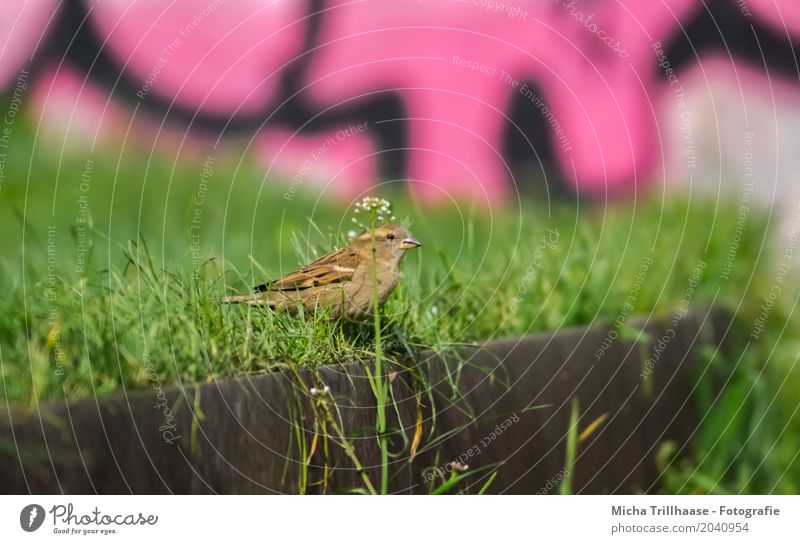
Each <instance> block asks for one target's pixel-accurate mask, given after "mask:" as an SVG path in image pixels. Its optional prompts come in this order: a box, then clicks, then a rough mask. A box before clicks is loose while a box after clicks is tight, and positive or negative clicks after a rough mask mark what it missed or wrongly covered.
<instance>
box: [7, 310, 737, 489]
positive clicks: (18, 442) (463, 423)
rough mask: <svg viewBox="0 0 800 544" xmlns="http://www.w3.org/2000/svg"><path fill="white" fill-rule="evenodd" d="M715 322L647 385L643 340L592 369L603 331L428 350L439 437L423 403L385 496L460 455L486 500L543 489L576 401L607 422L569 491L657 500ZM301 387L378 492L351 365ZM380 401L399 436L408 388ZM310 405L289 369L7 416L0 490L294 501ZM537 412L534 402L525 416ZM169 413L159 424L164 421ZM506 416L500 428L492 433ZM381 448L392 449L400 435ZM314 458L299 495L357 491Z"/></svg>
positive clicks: (678, 348)
mask: <svg viewBox="0 0 800 544" xmlns="http://www.w3.org/2000/svg"><path fill="white" fill-rule="evenodd" d="M727 325H728V317H727V314H725V313H724V312H722V311H720V310H708V311H705V310H703V311H696V312H694V313H692V314H689V315H687V316H686V317H685V318H683V319H682V320H680V323H679V325H678V326H677V327H674V336H672V337H671V338H670V340H669V342H668V343H667V345H666V348H664V350H663V352H662V353H661V354H660V355H659V357H658V361H657V363H656V364H655V368H654V369H653V374H652V381H651V383H650V384H649V387H646V386H644V384H643V381H642V378H641V376H640V373H641V371H642V361H643V359H646V358H647V357H648V356H649V355H650V354H651V353H652V346H647V345H644V344H642V343H639V344H635V343H633V342H630V341H625V340H622V339H619V338H618V339H617V340H616V341H614V342H613V343H612V344H611V346H610V347H609V348H608V349H607V350H605V352H604V354H603V355H602V357H601V358H600V359H599V360H598V358H597V357H596V352H597V349H598V347H599V346H600V345H601V344H602V343H603V341H604V339H605V338H606V337H607V335H608V328H606V327H590V328H576V329H569V330H563V331H559V332H558V333H554V334H539V335H532V336H527V337H523V338H519V339H514V340H500V341H493V342H489V343H487V344H486V345H484V346H482V347H479V348H474V349H473V348H470V349H465V350H462V351H461V352H460V357H458V358H454V357H452V356H450V357H448V358H447V359H443V358H441V357H439V356H436V355H435V354H426V355H425V356H424V357H423V358H422V360H420V361H419V368H420V369H422V370H424V371H425V372H426V373H427V375H428V376H429V379H430V380H431V383H433V392H434V397H435V402H436V404H435V407H436V410H435V413H436V425H435V432H434V436H439V437H441V436H442V435H443V434H448V433H451V434H448V436H447V437H446V438H445V439H443V440H436V441H435V442H434V443H433V444H432V443H431V441H430V436H429V433H430V431H431V428H432V418H431V416H432V413H433V411H432V406H431V403H430V402H429V401H428V400H427V396H426V395H423V397H422V398H423V404H424V409H423V417H424V425H423V428H424V431H425V434H424V436H425V440H424V441H423V444H422V446H421V448H420V453H419V455H418V456H417V458H416V459H415V460H414V462H413V463H409V460H408V448H405V453H404V454H403V455H401V456H399V457H398V458H396V459H393V460H392V467H391V471H390V473H391V474H392V481H391V482H390V487H391V489H392V491H394V492H403V493H424V492H427V489H428V486H427V485H426V484H427V482H426V477H425V476H424V474H425V469H426V467H437V466H441V465H443V464H444V463H446V462H448V461H452V460H454V459H458V458H461V459H462V460H464V461H465V463H466V464H468V465H470V467H471V468H474V467H478V466H484V465H488V464H491V463H501V465H500V466H499V468H498V476H497V477H496V479H495V481H494V482H493V484H492V486H491V488H490V490H489V492H493V493H536V492H538V491H540V490H541V489H543V488H544V489H545V490H546V491H550V489H549V488H551V487H553V481H554V480H555V481H557V480H558V479H559V474H560V473H562V471H563V470H564V459H565V442H566V436H567V431H568V428H569V414H570V406H571V403H572V399H573V398H577V399H578V403H579V407H580V414H581V419H580V424H579V428H580V429H581V430H582V429H584V428H585V427H586V426H587V425H588V424H589V423H590V422H592V421H594V420H596V419H597V418H599V417H601V416H602V415H604V414H606V416H607V419H606V420H605V421H604V422H603V423H602V424H601V425H600V426H599V427H598V428H597V430H596V431H595V432H594V433H593V434H592V435H591V436H590V437H589V438H588V439H587V440H586V441H584V442H583V443H581V444H580V447H579V449H578V453H577V460H576V465H575V469H574V473H573V475H572V476H573V489H574V491H576V492H582V493H609V492H640V491H654V490H656V489H657V487H656V484H657V479H658V472H657V470H656V467H655V464H654V456H655V453H656V451H657V448H658V445H659V444H661V443H662V442H663V441H664V440H667V439H669V440H674V441H676V442H677V443H678V444H679V445H682V444H684V443H685V442H686V441H687V440H688V438H689V437H690V435H691V432H692V430H693V426H694V422H695V417H694V414H693V413H692V406H691V402H689V393H690V391H691V390H692V387H693V385H694V376H695V373H696V372H697V371H698V365H700V364H704V363H701V362H700V359H699V358H698V354H697V351H698V348H699V346H700V345H701V343H704V344H705V345H712V346H718V345H721V344H724V342H723V340H724V335H725V332H726V330H727ZM670 327H671V326H670V324H669V322H668V320H657V321H653V322H651V323H649V324H647V325H646V327H645V328H646V330H647V331H648V332H649V333H650V334H651V338H652V339H653V340H655V339H657V338H659V337H661V336H662V334H663V333H664V331H668V330H670ZM670 334H671V333H670ZM459 367H460V373H458V376H459V377H458V390H459V391H460V392H461V394H462V395H463V399H462V400H461V401H460V402H458V403H454V402H453V401H452V400H448V399H449V398H450V397H451V396H452V393H453V389H452V387H451V385H450V384H449V383H448V380H447V379H445V378H446V376H447V375H448V374H451V375H453V374H454V373H455V371H456V369H458V368H459ZM447 369H449V370H447ZM303 379H304V381H305V382H306V385H307V386H308V387H310V386H312V385H317V386H319V385H321V384H325V385H327V386H328V387H330V394H331V398H332V399H334V400H335V404H336V407H337V409H338V411H339V413H340V414H341V421H342V422H343V425H344V432H345V433H346V434H347V435H348V436H349V437H351V438H352V442H353V444H354V446H355V453H356V455H357V457H358V459H359V460H360V461H361V462H362V464H363V465H364V466H365V468H366V471H367V474H368V475H369V476H370V478H371V479H372V482H374V483H375V484H376V485H377V482H378V481H379V470H378V467H377V464H378V463H379V458H380V456H379V449H378V444H377V440H376V439H375V437H374V430H373V427H374V424H375V423H374V422H375V407H374V404H375V401H374V397H373V396H372V392H371V391H370V388H369V385H368V382H367V377H366V374H365V372H364V369H363V367H362V366H361V365H359V364H349V365H343V366H338V367H325V368H323V369H321V371H320V373H319V377H318V379H319V380H321V382H320V383H318V382H317V381H316V379H315V378H313V377H312V376H311V375H309V374H307V373H306V374H304V375H303ZM392 391H393V394H394V397H395V405H396V408H392V409H391V410H390V411H391V413H392V417H390V426H391V427H393V428H397V427H402V428H404V429H405V430H406V434H407V436H408V437H409V438H410V437H412V436H413V434H414V427H415V422H416V418H417V401H416V397H415V394H414V382H413V380H411V379H410V377H409V375H408V374H407V373H406V372H403V371H402V370H398V374H397V378H396V379H395V380H393V382H392ZM159 395H162V396H161V397H159ZM312 402H313V399H312V398H310V397H309V396H307V395H305V394H303V393H301V392H300V390H299V389H298V384H297V383H296V381H295V380H294V379H292V377H291V376H290V375H289V374H288V373H287V374H281V373H276V374H269V375H259V376H250V377H244V378H240V379H235V380H220V381H218V382H214V383H206V384H201V385H192V386H187V387H185V388H165V389H164V390H163V391H162V390H160V389H153V390H152V391H144V392H137V393H135V394H131V395H129V396H115V397H111V398H105V399H100V400H97V401H96V400H94V399H91V400H86V401H80V402H75V403H72V404H69V405H67V404H59V403H52V404H48V405H46V406H42V407H41V408H40V411H39V412H38V413H36V412H34V413H25V414H19V413H13V414H11V415H9V414H8V413H4V414H3V416H2V417H1V418H0V436H2V437H3V439H4V443H7V444H11V449H9V447H4V448H3V449H2V451H0V490H2V492H3V493H27V492H32V493H59V492H64V493H297V492H299V491H300V490H301V487H302V486H301V483H300V482H301V478H300V473H301V467H302V465H303V464H304V459H303V456H304V455H308V452H306V453H305V454H304V455H301V452H300V451H299V450H298V448H297V444H298V440H297V433H296V432H295V431H296V429H297V427H298V426H299V427H300V428H301V429H302V433H301V434H302V436H304V437H305V439H306V442H307V444H308V445H310V443H311V441H312V437H313V425H314V421H315V419H314V415H313V411H312V410H311V404H312ZM537 406H544V407H543V408H538V409H535V410H530V409H527V410H526V408H529V407H537ZM167 407H168V408H169V412H167V415H168V416H170V417H168V418H166V419H165V408H167ZM198 408H199V410H198ZM466 408H468V409H469V410H471V412H472V413H473V414H474V415H475V416H476V417H475V420H474V421H473V420H471V419H470V417H468V416H467V415H465V413H464V410H465V409H466ZM397 415H399V417H400V419H399V420H398V419H397ZM508 418H511V419H510V421H511V423H510V426H508V427H507V428H498V427H497V426H498V425H499V424H501V423H503V424H504V422H506V421H507V420H508ZM498 431H501V432H500V433H498ZM329 432H330V428H329ZM493 432H494V433H495V435H494V436H493V435H492V433H493ZM391 441H392V444H393V445H394V447H396V448H397V449H398V450H399V449H402V443H401V442H400V440H399V437H398V436H397V435H394V436H392V438H391ZM324 459H325V457H324V455H323V444H322V440H321V439H319V440H318V443H317V448H316V452H315V453H314V455H313V456H312V457H311V463H310V465H309V466H308V471H307V479H306V486H305V491H306V492H309V493H319V492H322V491H327V492H334V491H336V490H341V489H344V488H348V487H361V486H362V485H363V483H362V480H361V476H360V474H359V473H358V472H357V471H356V470H355V469H354V466H353V464H352V462H351V460H350V459H349V458H348V456H346V455H344V452H343V451H342V449H341V448H339V447H337V446H334V445H330V449H329V455H328V462H327V464H328V471H329V479H328V483H327V486H326V487H325V488H323V486H322V485H316V482H319V481H321V480H322V479H323V478H324V475H325V468H324V464H325V461H324ZM488 474H489V472H486V473H485V475H486V476H488ZM484 481H485V480H484V479H482V478H481V477H479V476H478V477H475V478H473V479H471V480H470V481H469V482H470V483H469V484H468V489H469V490H470V491H473V492H474V491H477V490H478V489H480V486H482V484H483V482H484ZM548 481H550V482H551V483H550V484H548Z"/></svg>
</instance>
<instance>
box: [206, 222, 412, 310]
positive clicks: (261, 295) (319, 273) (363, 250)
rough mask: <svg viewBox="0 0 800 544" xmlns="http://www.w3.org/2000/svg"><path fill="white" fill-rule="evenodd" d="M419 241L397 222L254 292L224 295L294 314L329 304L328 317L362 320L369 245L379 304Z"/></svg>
mask: <svg viewBox="0 0 800 544" xmlns="http://www.w3.org/2000/svg"><path fill="white" fill-rule="evenodd" d="M421 245H422V244H420V243H419V241H417V239H416V238H414V237H413V236H411V234H410V233H409V232H408V231H407V230H405V229H404V228H403V227H400V226H398V225H395V224H391V223H389V224H386V225H381V226H379V227H376V228H375V242H374V246H373V241H372V234H371V233H370V232H369V231H365V232H363V233H361V234H360V235H359V236H358V237H356V238H355V239H354V240H353V242H352V243H351V244H350V245H349V246H348V247H345V248H342V249H337V250H336V251H333V252H331V253H328V254H327V255H324V256H322V257H320V258H319V259H317V260H316V261H314V262H311V263H308V264H307V265H305V266H302V267H300V269H299V270H297V271H295V272H292V273H291V274H289V275H287V276H284V277H282V278H280V279H278V280H275V281H271V282H268V283H262V284H261V285H258V286H256V287H255V288H254V289H253V291H254V292H253V294H249V295H235V296H230V297H225V298H224V299H222V301H223V302H225V303H228V304H230V303H246V304H252V305H256V306H268V307H270V308H272V309H274V310H283V311H288V312H290V313H292V314H296V313H297V312H298V311H299V309H300V307H301V306H302V307H303V308H304V310H305V311H306V312H315V311H316V310H317V308H328V309H329V310H330V315H331V318H333V319H337V318H339V317H342V316H344V317H346V318H348V319H352V320H359V319H363V318H364V317H366V316H368V315H371V314H372V311H373V293H372V285H373V283H372V282H373V279H372V270H373V252H372V251H373V247H374V249H375V259H374V263H375V270H376V273H377V283H378V302H379V303H380V304H383V303H384V302H385V301H386V299H387V298H388V297H389V295H390V294H391V292H392V291H393V290H394V288H395V287H396V286H397V282H398V280H399V279H400V262H401V261H402V260H403V257H404V256H405V254H406V251H408V250H409V249H414V248H415V247H419V246H421Z"/></svg>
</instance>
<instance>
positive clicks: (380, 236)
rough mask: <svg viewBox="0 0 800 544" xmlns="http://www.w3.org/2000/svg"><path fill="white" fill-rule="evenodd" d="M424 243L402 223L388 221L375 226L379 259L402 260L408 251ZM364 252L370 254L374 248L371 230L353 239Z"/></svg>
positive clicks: (376, 250) (376, 248)
mask: <svg viewBox="0 0 800 544" xmlns="http://www.w3.org/2000/svg"><path fill="white" fill-rule="evenodd" d="M421 245H422V244H421V243H420V242H419V241H418V240H417V239H416V238H414V237H413V236H411V233H410V232H408V231H407V230H406V229H404V228H403V227H401V226H400V225H395V224H393V223H388V224H386V225H381V226H379V227H376V228H375V252H376V257H377V258H378V259H385V260H398V261H399V260H400V259H401V258H402V257H403V255H404V254H405V252H406V251H408V250H409V249H414V248H415V247H419V246H421ZM353 246H354V247H356V248H357V249H358V250H359V251H360V252H363V253H362V254H364V255H368V254H369V251H370V249H371V248H372V234H371V233H370V231H368V230H367V231H365V232H363V233H361V234H360V235H359V236H358V238H356V239H355V240H354V241H353Z"/></svg>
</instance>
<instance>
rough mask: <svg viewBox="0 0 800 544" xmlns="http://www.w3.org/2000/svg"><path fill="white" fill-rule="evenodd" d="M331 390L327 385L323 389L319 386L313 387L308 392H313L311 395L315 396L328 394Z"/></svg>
mask: <svg viewBox="0 0 800 544" xmlns="http://www.w3.org/2000/svg"><path fill="white" fill-rule="evenodd" d="M330 390H331V388H330V387H328V386H327V385H326V386H325V387H323V388H322V389H319V388H317V387H312V388H311V389H309V390H308V392H309V393H311V396H313V397H321V396H322V395H324V394H326V393H327V392H328V391H330Z"/></svg>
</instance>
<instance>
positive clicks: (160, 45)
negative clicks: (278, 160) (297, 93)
mask: <svg viewBox="0 0 800 544" xmlns="http://www.w3.org/2000/svg"><path fill="white" fill-rule="evenodd" d="M86 3H87V5H94V11H93V14H94V17H93V22H94V24H95V25H96V26H97V28H98V30H99V32H100V35H101V36H102V38H103V39H104V40H106V47H107V48H109V50H110V51H111V52H112V54H113V55H115V56H116V57H118V59H119V60H120V61H121V62H122V63H123V64H124V65H126V66H127V67H128V68H129V69H130V70H131V72H132V73H133V76H134V77H135V78H136V79H138V81H139V82H140V83H141V85H142V87H141V88H140V89H139V91H138V93H137V94H138V96H139V98H146V97H147V95H148V94H149V93H151V92H153V93H158V94H160V95H161V96H164V97H168V98H169V99H170V100H173V99H174V100H175V101H176V102H177V103H179V104H183V105H186V106H189V107H192V108H202V109H203V110H206V111H210V112H217V113H226V114H231V113H238V114H246V113H252V112H254V111H259V110H263V109H264V108H265V107H266V106H268V105H269V101H270V100H271V99H272V98H273V97H274V96H275V94H276V93H277V91H278V88H279V87H278V86H279V84H280V78H279V74H280V70H281V69H282V67H283V65H284V64H286V63H287V62H288V61H289V60H291V59H292V58H294V57H295V55H297V54H298V53H299V48H300V46H301V44H302V38H303V35H304V32H305V24H306V23H305V20H304V18H303V16H304V15H305V12H306V9H307V6H306V2H304V1H301V0H291V1H288V0H280V1H274V0H273V1H268V0H236V1H235V2H234V1H232V0H182V1H181V2H174V3H171V4H169V5H168V6H166V7H165V5H164V4H163V3H160V2H128V1H126V0H122V1H121V0H116V1H105V2H101V3H97V2H91V1H89V0H87V1H86Z"/></svg>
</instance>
